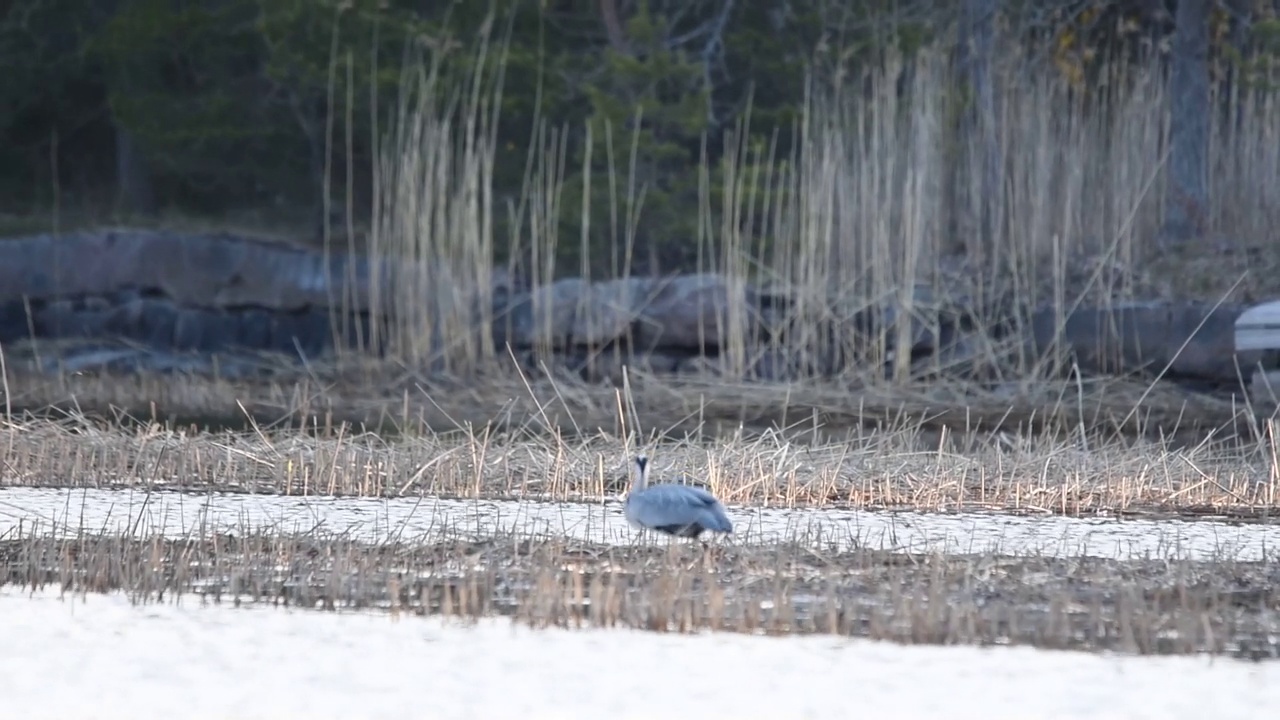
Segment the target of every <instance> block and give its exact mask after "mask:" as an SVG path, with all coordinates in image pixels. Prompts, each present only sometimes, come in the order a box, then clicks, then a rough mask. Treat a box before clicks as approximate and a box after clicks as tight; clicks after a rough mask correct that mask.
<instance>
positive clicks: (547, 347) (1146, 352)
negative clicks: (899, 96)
mask: <svg viewBox="0 0 1280 720" xmlns="http://www.w3.org/2000/svg"><path fill="white" fill-rule="evenodd" d="M375 269H376V268H374V267H373V266H371V264H370V261H369V260H367V259H365V258H356V259H348V258H347V257H346V256H344V255H337V256H333V257H331V258H328V259H326V258H325V257H324V256H323V255H322V254H320V253H318V252H315V251H311V250H307V249H302V248H296V247H291V246H288V245H283V244H278V243H270V242H263V241H258V240H253V239H246V238H240V237H235V236H230V235H225V234H210V235H178V234H174V233H167V232H150V231H128V230H117V231H102V232H92V233H79V234H71V235H63V236H59V237H56V238H55V237H51V236H39V237H31V238H24V239H17V240H5V241H0V343H3V344H5V345H6V346H7V347H8V348H12V347H13V346H14V344H15V343H22V342H24V341H27V340H29V339H31V338H35V339H37V340H48V339H62V340H67V339H77V340H79V341H81V342H79V343H78V344H76V345H74V347H75V348H77V349H76V350H74V351H71V353H70V354H69V355H68V354H67V353H66V352H63V353H61V354H60V355H59V357H60V361H61V363H62V364H61V365H59V367H60V368H61V369H63V370H67V369H71V370H79V371H86V370H91V369H94V368H111V369H117V370H119V369H133V370H147V369H150V370H156V371H190V372H201V371H208V370H210V369H219V371H221V372H232V370H231V368H239V369H240V370H239V371H243V372H252V368H253V366H254V364H253V362H252V361H251V360H250V359H248V356H247V355H245V353H250V352H261V351H268V352H274V353H282V354H285V355H289V356H293V357H303V358H307V359H309V360H314V359H317V358H322V357H324V356H326V355H327V354H329V353H331V352H333V351H334V349H335V348H336V347H337V346H339V345H341V346H344V347H355V346H357V345H359V344H360V343H359V342H358V341H359V339H360V338H367V337H369V329H370V326H371V325H373V324H374V323H381V322H384V321H386V319H387V318H385V317H373V316H372V313H373V311H374V309H375V308H388V307H391V304H390V300H391V299H392V298H391V296H390V295H388V296H385V297H383V298H380V299H379V300H380V302H373V300H374V298H371V297H370V296H369V288H370V287H375V286H378V287H385V285H386V284H385V283H373V282H371V275H372V273H373V270H375ZM491 285H492V289H493V292H492V295H491V299H490V300H489V301H487V302H486V303H484V304H483V306H481V305H480V304H479V303H477V304H476V307H475V308H474V309H473V310H465V309H464V313H469V315H468V317H471V318H474V323H471V322H470V321H468V322H469V324H471V325H474V326H475V328H477V329H479V328H483V327H486V326H487V327H490V328H491V330H492V334H493V337H492V339H493V341H494V343H495V346H496V347H497V348H498V349H499V351H500V352H504V351H505V349H506V348H508V347H510V348H511V353H512V355H513V356H514V357H515V358H516V360H517V361H518V362H519V363H520V364H521V365H522V366H524V367H525V369H527V370H529V371H531V372H542V371H544V370H547V369H552V370H554V369H555V368H556V367H558V368H560V369H561V370H564V371H569V372H573V373H577V374H579V375H581V376H582V377H584V378H586V379H588V380H601V381H605V380H615V381H616V380H617V379H618V378H619V377H620V375H621V372H622V368H624V367H627V368H631V369H632V370H633V371H634V370H638V369H644V370H647V371H649V372H655V373H680V372H691V373H692V372H697V373H706V372H712V373H717V372H719V373H732V374H734V375H735V376H737V375H739V374H741V375H743V376H746V377H749V378H757V379H763V380H788V379H793V378H796V377H799V376H802V375H808V374H814V373H816V374H820V375H831V374H836V373H841V372H847V371H857V372H863V373H867V372H872V373H888V372H890V370H891V368H892V367H893V366H894V365H895V364H898V365H900V366H902V367H906V368H907V369H909V370H911V371H912V372H913V373H914V374H916V375H919V374H920V373H944V374H952V375H960V376H965V377H968V378H971V379H983V378H991V379H993V378H995V377H997V376H1000V377H1008V376H1009V374H1010V373H1012V372H1018V371H1020V370H1021V369H1025V367H1026V362H1027V361H1028V360H1031V361H1046V360H1060V361H1063V362H1062V363H1061V364H1059V365H1057V367H1058V368H1059V370H1060V371H1063V370H1062V369H1063V368H1070V367H1078V368H1080V369H1081V370H1082V371H1084V372H1087V373H1109V374H1115V373H1144V374H1147V375H1155V374H1160V373H1163V376H1164V377H1169V378H1175V379H1186V380H1194V381H1198V382H1204V383H1209V384H1232V383H1236V384H1237V386H1238V382H1239V378H1240V377H1241V374H1240V373H1241V370H1240V369H1241V368H1249V369H1248V370H1245V371H1244V372H1243V376H1244V377H1252V370H1253V368H1254V366H1257V365H1258V364H1259V362H1260V360H1261V359H1262V355H1261V354H1260V353H1258V352H1253V351H1251V352H1246V353H1237V352H1236V351H1235V347H1234V339H1233V337H1234V336H1233V325H1234V321H1235V318H1236V317H1238V316H1239V314H1240V312H1241V311H1242V310H1243V308H1242V307H1236V306H1232V307H1225V306H1224V307H1216V308H1215V307H1211V306H1207V305H1204V304H1199V303H1133V304H1127V305H1115V306H1111V307H1105V308H1089V307H1084V308H1077V309H1074V310H1072V311H1071V312H1065V313H1064V312H1060V311H1059V310H1058V309H1056V308H1052V307H1044V308H1035V309H1030V310H1026V311H1023V312H1015V311H1011V310H1007V309H1006V310H1005V311H1004V312H1003V313H1000V314H995V313H993V312H992V311H991V309H990V308H978V307H974V306H973V305H972V303H971V302H970V301H969V300H968V299H967V298H966V297H965V296H964V295H963V294H961V293H959V292H939V291H937V290H936V289H934V288H931V287H927V286H919V287H916V288H914V289H912V290H911V291H910V292H907V293H905V294H903V293H899V294H897V295H896V296H895V297H894V298H892V299H891V300H887V301H883V302H878V303H871V304H866V305H861V306H854V307H840V306H839V305H838V304H828V303H826V302H824V301H823V300H822V299H821V298H815V297H804V296H800V295H796V294H794V293H792V292H790V291H788V290H787V289H786V288H763V287H757V286H753V285H751V284H749V283H745V282H742V281H739V280H734V279H731V278H727V277H725V276H722V275H718V274H714V273H701V274H689V275H679V276H674V277H666V278H647V277H627V278H619V279H613V280H606V281H601V282H588V281H586V280H583V279H577V278H569V279H563V280H559V281H557V282H554V283H552V284H550V285H546V286H543V287H538V288H534V289H532V290H522V289H520V288H518V287H516V285H515V284H514V283H513V282H511V280H510V279H509V278H507V277H506V276H505V275H504V274H503V273H500V272H496V273H495V274H494V276H493V278H492V280H491ZM399 300H400V301H401V302H405V299H404V298H403V297H400V298H399ZM422 303H423V304H422V305H421V306H419V307H427V306H429V305H431V302H430V299H429V298H428V297H424V298H423V299H422ZM464 304H465V303H464ZM335 336H336V337H338V338H340V342H339V343H336V344H335V342H334V338H335ZM113 339H114V340H124V341H128V342H129V343H130V344H127V345H119V344H111V343H109V342H106V341H110V340H113ZM1010 339H1013V340H1014V342H1012V343H1011V342H1009V340H1010ZM431 340H432V342H433V344H437V345H438V344H442V343H445V342H447V341H448V338H439V337H434V338H431ZM899 346H901V347H900V348H899ZM60 347H66V345H65V343H63V344H61V345H60ZM374 350H375V351H377V350H378V348H375V349H374ZM47 354H48V353H46V356H47ZM215 355H218V356H222V357H223V359H224V360H223V361H222V362H220V363H217V362H211V361H210V360H209V359H208V358H210V357H212V356H215ZM230 358H240V359H238V360H234V361H233V360H231V359H230ZM43 366H46V367H47V366H48V365H47V363H45V364H44V365H43ZM239 371H236V372H239Z"/></svg>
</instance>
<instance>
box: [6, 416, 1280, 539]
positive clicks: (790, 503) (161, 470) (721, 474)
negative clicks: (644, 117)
mask: <svg viewBox="0 0 1280 720" xmlns="http://www.w3.org/2000/svg"><path fill="white" fill-rule="evenodd" d="M1269 438H1270V435H1269V434H1268V436H1267V437H1266V438H1264V439H1263V440H1261V441H1258V442H1248V443H1246V442H1239V441H1231V442H1227V441H1222V442H1204V443H1200V444H1197V445H1180V444H1177V443H1174V442H1173V441H1171V440H1168V439H1164V440H1122V439H1114V440H1112V441H1110V442H1102V441H1096V440H1091V439H1089V438H1087V437H1084V436H1082V435H1079V434H1073V433H1065V434H1055V433H1050V432H1044V433H1040V434H1022V435H1006V434H1000V433H997V434H979V433H967V434H966V433H959V432H957V433H950V432H947V431H942V432H926V431H924V430H922V429H921V428H920V427H919V425H913V424H908V423H903V424H900V425H898V426H887V427H881V428H879V429H868V430H860V431H857V432H851V433H849V434H847V435H846V436H844V437H843V438H841V439H839V440H830V439H821V438H818V437H816V436H813V437H810V438H809V439H808V440H804V439H797V438H796V437H793V436H792V435H789V434H788V433H786V432H782V431H771V432H765V433H755V434H748V433H739V434H736V435H730V436H725V437H722V438H721V439H719V440H717V441H715V442H704V441H702V440H699V439H696V438H687V437H686V438H680V437H678V436H675V437H673V436H670V435H662V434H657V433H655V434H654V435H653V436H651V437H649V438H644V437H639V438H637V436H636V435H623V434H614V433H609V432H606V431H604V430H598V431H597V432H595V433H594V434H585V433H584V434H581V435H576V436H562V435H557V434H554V433H552V434H537V433H533V432H506V433H503V432H498V431H494V430H492V429H491V428H481V429H472V430H462V431H454V432H447V433H431V432H424V433H419V434H401V435H399V436H395V437H389V436H384V435H379V434H374V433H370V432H359V431H356V430H354V429H352V428H351V427H350V426H346V425H337V426H332V427H328V428H325V427H318V428H308V430H307V431H306V432H303V431H300V430H299V429H297V428H287V427H286V428H263V427H255V428H254V429H253V430H250V431H229V430H222V431H208V432H204V431H197V430H194V429H190V430H189V429H183V428H173V427H167V426H162V425H159V424H129V423H112V422H95V421H91V420H89V419H87V418H85V417H78V418H74V419H68V420H64V421H52V420H40V419H28V420H24V421H11V422H7V423H0V488H2V487H5V486H9V487H63V488H67V487H69V488H98V489H134V490H142V491H153V490H181V491H188V492H241V493H265V494H281V495H294V496H373V497H420V496H435V497H447V498H476V499H536V500H550V501H593V502H594V501H599V500H601V499H603V498H606V497H616V496H617V495H619V494H620V493H622V492H625V489H626V486H627V483H628V472H629V458H630V457H631V456H632V455H633V454H634V453H635V452H636V451H637V449H638V448H639V447H642V446H643V447H644V448H645V449H647V450H648V452H649V453H650V454H651V455H652V456H653V457H654V461H655V472H656V473H657V475H658V476H659V477H662V478H666V479H677V480H685V481H692V482H696V483H699V484H702V485H705V486H707V487H708V488H709V489H711V490H712V491H713V492H715V493H717V494H718V495H719V496H720V497H721V498H722V499H723V500H724V501H725V502H727V503H730V504H733V505H751V506H767V507H843V508H861V509H912V510H919V511H936V512H954V511H967V510H999V511H1017V512H1036V513H1060V514H1064V515H1094V514H1145V515H1170V514H1172V515H1179V516H1184V517H1198V516H1204V515H1215V516H1223V515H1226V516H1233V517H1238V518H1264V519H1265V518H1268V517H1270V516H1272V515H1273V514H1275V512H1276V510H1277V502H1278V501H1280V480H1277V463H1276V458H1275V454H1274V452H1273V450H1272V443H1271V441H1270V440H1269Z"/></svg>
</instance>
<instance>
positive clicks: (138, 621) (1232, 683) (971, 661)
mask: <svg viewBox="0 0 1280 720" xmlns="http://www.w3.org/2000/svg"><path fill="white" fill-rule="evenodd" d="M0 618H3V619H4V620H3V623H4V625H3V627H4V631H3V637H2V639H0V698H2V701H0V703H2V704H3V707H4V715H5V716H6V717H15V718H24V719H25V720H35V719H36V718H67V717H93V718H113V717H127V718H137V717H157V718H159V717H181V718H229V717H236V718H307V719H308V720H316V719H318V718H354V717H359V718H396V720H401V719H402V718H406V717H430V718H522V719H530V718H553V717H554V718H592V719H595V718H601V717H609V718H664V717H715V718H735V719H739V718H742V719H745V718H782V717H786V718H802V717H804V718H850V717H861V718H947V719H948V720H963V719H965V718H975V719H977V718H981V720H998V719H1000V718H1017V720H1029V719H1031V718H1059V719H1064V718H1090V719H1091V720H1104V719H1106V718H1125V719H1126V720H1141V719H1142V718H1159V719H1160V720H1175V719H1176V718H1197V720H1199V719H1200V718H1206V717H1212V718H1214V719H1215V720H1229V719H1230V718H1263V717H1273V716H1274V714H1275V711H1276V708H1277V707H1280V664H1276V663H1266V664H1251V663H1245V662H1242V661H1235V660H1224V659H1217V660H1210V659H1206V658H1188V657H1181V658H1171V657H1164V658H1141V657H1129V656H1114V655H1097V654H1087V653H1071V652H1054V651H1040V650H1034V649H1028V648H990V649H979V648H972V647H934V646H902V645H894V644H890V643H876V642H871V641H866V640H848V639H839V638H833V637H830V636H825V637H821V636H819V637H815V636H810V637H787V638H767V637H755V636H745V635H737V634H704V635H698V636H687V635H662V634H657V633H648V632H642V631H630V630H625V631H624V630H573V631H568V630H530V629H527V628H524V627H516V626H513V625H512V624H511V623H510V622H509V621H507V620H500V619H493V620H485V621H482V622H480V623H479V624H478V625H476V626H474V627H464V626H460V625H457V624H450V623H447V622H445V621H443V620H440V619H438V618H434V619H424V618H418V617H402V618H400V619H398V620H397V619H393V618H392V617H391V616H390V615H389V614H387V613H340V614H334V613H323V612H318V611H308V610H281V609H272V608H253V609H245V608H241V609H235V608H231V607H226V606H201V605H200V604H199V601H198V600H196V599H194V598H187V599H184V600H183V602H182V604H180V605H174V604H151V605H142V606H133V605H131V604H130V603H129V602H128V600H127V599H125V598H124V597H123V596H120V595H89V596H87V597H83V596H76V597H72V596H67V597H66V598H65V599H62V598H59V597H58V594H57V593H56V592H40V593H35V594H30V593H24V592H20V591H17V590H15V589H13V588H4V589H0Z"/></svg>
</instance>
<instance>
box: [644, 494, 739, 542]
mask: <svg viewBox="0 0 1280 720" xmlns="http://www.w3.org/2000/svg"><path fill="white" fill-rule="evenodd" d="M625 512H626V516H627V520H629V521H630V522H632V523H634V524H636V525H642V526H644V527H649V528H664V527H672V526H690V525H697V526H701V527H702V528H703V529H706V530H712V531H715V532H725V533H728V532H733V523H732V522H730V520H729V516H728V515H727V514H726V513H725V511H724V506H723V505H721V504H720V501H719V500H717V499H716V497H715V496H714V495H712V494H711V493H709V492H707V491H706V490H703V489H702V488H696V487H692V486H689V485H677V484H674V483H664V484H661V485H650V486H649V487H647V488H645V489H644V490H641V491H639V492H634V493H631V494H630V495H628V496H627V504H626V509H625Z"/></svg>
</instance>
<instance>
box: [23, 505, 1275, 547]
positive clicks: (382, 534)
mask: <svg viewBox="0 0 1280 720" xmlns="http://www.w3.org/2000/svg"><path fill="white" fill-rule="evenodd" d="M729 516H730V517H731V518H732V519H733V522H734V525H735V528H736V533H735V535H734V538H733V540H732V541H733V542H737V543H764V542H772V541H776V540H778V539H788V540H798V541H801V542H804V543H807V544H811V545H813V546H815V547H823V548H827V547H849V546H850V545H852V544H853V543H855V542H857V543H861V544H863V545H865V546H870V547H874V548H881V549H891V550H898V551H904V552H905V551H912V552H919V551H939V552H948V553H957V552H961V553H969V552H984V551H989V550H999V551H1001V552H1004V553H1013V554H1018V553H1037V554H1045V555H1052V556H1059V557H1065V556H1080V555H1091V556H1098V557H1112V558H1130V557H1134V556H1143V557H1168V558H1173V557H1185V558H1200V559H1205V558H1212V557H1230V558H1235V559H1240V560H1258V559H1262V558H1271V557H1276V556H1277V548H1280V525H1263V524H1232V523H1228V522H1218V521H1204V520H1201V521H1185V520H1159V521H1155V520H1118V519H1106V518H1091V519H1083V518H1070V517H1061V516H1017V515H1007V514H996V513H965V514H955V515H941V514H928V513H917V512H871V511H859V510H815V509H809V508H804V509H784V508H737V507H731V508H729ZM19 526H21V527H22V528H23V530H24V531H27V532H32V531H35V532H53V531H55V530H56V531H58V532H69V533H75V532H79V531H80V530H81V529H82V528H83V529H84V530H86V531H90V532H100V531H107V532H137V533H139V534H142V533H152V534H155V533H159V534H164V535H168V536H187V535H192V534H196V535H198V534H200V533H201V532H214V531H217V532H232V533H243V532H247V531H250V530H276V531H281V532H306V531H310V530H323V531H327V532H334V533H349V534H351V535H352V536H354V537H358V538H362V539H369V540H379V539H385V538H389V537H399V538H402V539H406V540H407V539H413V538H424V537H425V538H430V537H431V536H433V535H440V534H442V533H444V532H446V531H448V532H450V533H457V532H465V533H477V534H491V533H494V532H517V533H520V534H528V535H557V536H566V537H572V538H576V539H582V540H591V541H595V542H604V543H614V544H625V543H632V542H635V541H636V539H637V533H636V532H635V531H634V530H633V529H632V528H631V527H630V526H629V525H628V524H627V522H626V520H625V519H624V518H623V516H622V505H621V503H619V502H617V501H609V502H605V503H595V504H588V503H550V502H520V501H510V500H449V499H440V498H429V497H428V498H395V499H380V498H351V497H342V498H327V497H321V496H314V495H313V496H309V497H305V498H304V497H296V496H295V497H290V496H281V495H247V494H223V493H206V494H188V493H180V492H155V493H150V494H147V493H143V492H139V491H134V490H85V489H56V488H3V489H0V535H3V534H5V533H11V532H14V531H15V530H16V529H17V528H18V527H19Z"/></svg>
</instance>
